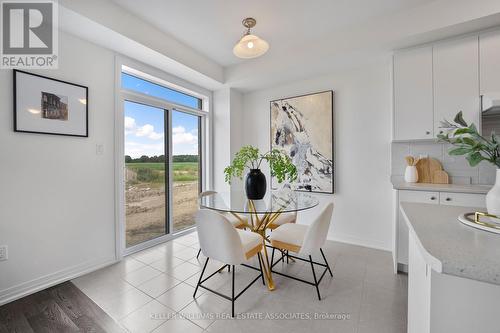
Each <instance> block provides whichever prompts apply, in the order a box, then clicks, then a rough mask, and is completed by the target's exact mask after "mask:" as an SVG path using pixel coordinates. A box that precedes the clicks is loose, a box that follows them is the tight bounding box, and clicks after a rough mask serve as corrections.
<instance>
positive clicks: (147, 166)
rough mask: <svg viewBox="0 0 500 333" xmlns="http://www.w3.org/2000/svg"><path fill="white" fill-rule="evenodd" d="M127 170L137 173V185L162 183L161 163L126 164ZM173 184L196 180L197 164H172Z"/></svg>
mask: <svg viewBox="0 0 500 333" xmlns="http://www.w3.org/2000/svg"><path fill="white" fill-rule="evenodd" d="M126 167H127V169H129V170H133V171H135V172H136V173H137V181H136V182H135V183H136V184H137V183H151V184H159V183H163V182H164V177H165V165H164V164H163V163H126ZM172 172H173V176H174V182H191V181H196V180H198V163H196V162H174V163H173V166H172Z"/></svg>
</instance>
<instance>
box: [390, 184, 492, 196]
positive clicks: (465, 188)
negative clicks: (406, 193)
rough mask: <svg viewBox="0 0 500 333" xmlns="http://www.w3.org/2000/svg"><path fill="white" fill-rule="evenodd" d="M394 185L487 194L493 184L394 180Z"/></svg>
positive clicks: (404, 187)
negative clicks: (428, 182) (429, 182)
mask: <svg viewBox="0 0 500 333" xmlns="http://www.w3.org/2000/svg"><path fill="white" fill-rule="evenodd" d="M392 186H393V188H394V189H395V190H410V191H435V192H455V193H474V194H486V193H488V191H489V190H490V189H491V186H492V185H460V184H427V183H405V182H398V181H393V182H392Z"/></svg>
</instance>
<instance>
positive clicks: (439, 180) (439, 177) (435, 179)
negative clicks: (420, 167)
mask: <svg viewBox="0 0 500 333" xmlns="http://www.w3.org/2000/svg"><path fill="white" fill-rule="evenodd" d="M432 183H433V184H449V183H450V177H449V176H448V173H447V172H446V171H444V170H437V171H434V173H433V174H432Z"/></svg>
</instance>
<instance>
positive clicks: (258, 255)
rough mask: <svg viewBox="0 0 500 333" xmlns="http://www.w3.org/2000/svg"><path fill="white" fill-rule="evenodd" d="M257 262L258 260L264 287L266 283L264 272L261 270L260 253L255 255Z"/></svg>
mask: <svg viewBox="0 0 500 333" xmlns="http://www.w3.org/2000/svg"><path fill="white" fill-rule="evenodd" d="M257 260H259V268H260V276H261V277H262V284H263V285H266V282H265V281H264V271H263V270H262V257H261V254H260V252H259V253H257Z"/></svg>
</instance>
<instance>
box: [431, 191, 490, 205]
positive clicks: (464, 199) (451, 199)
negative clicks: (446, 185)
mask: <svg viewBox="0 0 500 333" xmlns="http://www.w3.org/2000/svg"><path fill="white" fill-rule="evenodd" d="M439 203H440V204H441V205H449V206H463V207H477V208H484V207H486V196H485V195H484V194H473V193H449V192H441V193H439Z"/></svg>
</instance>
